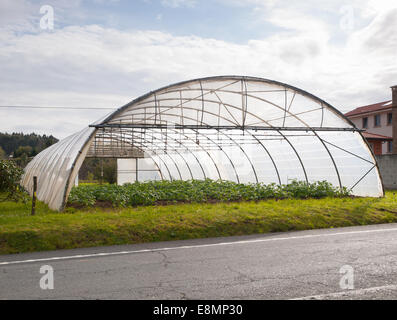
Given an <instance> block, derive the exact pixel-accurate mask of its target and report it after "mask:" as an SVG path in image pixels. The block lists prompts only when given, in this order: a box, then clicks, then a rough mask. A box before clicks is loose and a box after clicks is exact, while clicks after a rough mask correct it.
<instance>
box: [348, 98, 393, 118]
mask: <svg viewBox="0 0 397 320" xmlns="http://www.w3.org/2000/svg"><path fill="white" fill-rule="evenodd" d="M388 108H391V100H387V101H383V102H379V103H375V104H370V105H368V106H363V107H359V108H356V109H354V110H352V111H349V112H348V113H345V116H346V117H350V116H355V115H358V114H361V113H367V112H373V111H379V110H383V109H388Z"/></svg>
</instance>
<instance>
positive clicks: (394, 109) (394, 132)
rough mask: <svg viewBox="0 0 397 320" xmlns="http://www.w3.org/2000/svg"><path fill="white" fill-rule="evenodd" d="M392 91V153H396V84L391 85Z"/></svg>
mask: <svg viewBox="0 0 397 320" xmlns="http://www.w3.org/2000/svg"><path fill="white" fill-rule="evenodd" d="M391 92H392V108H393V109H392V110H393V115H392V117H393V118H392V121H393V122H392V124H393V153H394V154H397V85H396V86H393V87H391Z"/></svg>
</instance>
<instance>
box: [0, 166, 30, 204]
mask: <svg viewBox="0 0 397 320" xmlns="http://www.w3.org/2000/svg"><path fill="white" fill-rule="evenodd" d="M22 174H23V170H22V169H21V168H20V167H18V166H17V165H16V164H15V162H14V161H12V160H0V192H1V193H2V197H0V200H3V201H4V200H8V199H12V200H15V201H18V200H20V199H23V200H24V199H26V194H25V193H24V192H23V188H22V187H21V186H20V185H19V182H20V180H21V177H22Z"/></svg>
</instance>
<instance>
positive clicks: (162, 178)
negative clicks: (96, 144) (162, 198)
mask: <svg viewBox="0 0 397 320" xmlns="http://www.w3.org/2000/svg"><path fill="white" fill-rule="evenodd" d="M126 143H127V144H130V145H131V146H133V147H134V148H137V149H138V150H141V151H142V152H145V150H144V149H142V148H140V147H139V146H136V145H135V144H132V143H130V142H126ZM90 147H91V146H90ZM145 147H146V146H145ZM146 150H149V151H152V152H153V153H154V155H155V156H156V157H158V158H159V160H160V161H162V162H163V163H164V165H165V167H166V169H167V171H168V175H169V176H170V178H171V173H170V172H169V170H168V167H167V164H166V163H165V161H164V160H163V159H161V158H160V156H159V155H158V154H157V153H156V152H155V151H153V150H152V149H150V148H147V149H146ZM86 158H87V157H86ZM94 158H100V157H94ZM150 159H152V161H153V162H154V164H155V165H156V167H157V169H158V171H159V173H160V177H161V180H164V176H163V173H162V171H161V169H160V166H159V165H158V164H157V162H156V161H155V160H154V159H153V157H152V156H151V157H150Z"/></svg>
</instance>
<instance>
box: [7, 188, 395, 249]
mask: <svg viewBox="0 0 397 320" xmlns="http://www.w3.org/2000/svg"><path fill="white" fill-rule="evenodd" d="M29 214H30V204H22V203H13V202H3V203H0V253H1V254H6V253H17V252H27V251H40V250H53V249H67V248H78V247H90V246H100V245H115V244H127V243H141V242H151V241H162V240H177V239H192V238H204V237H217V236H232V235H244V234H254V233H267V232H277V231H289V230H304V229H315V228H332V227H344V226H354V225H366V224H378V223H389V222H397V196H396V195H394V194H393V193H392V192H387V193H386V197H385V198H381V199H373V198H323V199H306V200H296V199H295V200H294V199H285V200H278V201H277V200H266V201H259V202H254V201H249V202H235V203H233V202H232V203H215V204H177V205H168V206H146V207H137V208H104V209H101V208H83V209H76V208H70V207H69V208H67V209H66V210H65V212H62V213H58V212H53V211H51V210H49V209H48V208H47V207H46V206H45V205H44V204H42V203H39V204H38V208H37V214H36V215H35V216H30V215H29Z"/></svg>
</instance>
